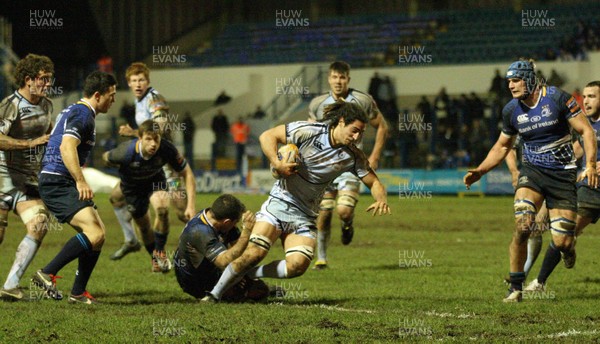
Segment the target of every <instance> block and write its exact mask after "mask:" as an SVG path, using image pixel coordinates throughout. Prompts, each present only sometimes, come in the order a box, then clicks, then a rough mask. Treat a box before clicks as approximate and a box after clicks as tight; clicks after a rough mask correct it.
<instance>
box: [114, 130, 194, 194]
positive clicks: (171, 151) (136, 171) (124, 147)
mask: <svg viewBox="0 0 600 344" xmlns="http://www.w3.org/2000/svg"><path fill="white" fill-rule="evenodd" d="M108 161H110V162H112V163H114V164H118V165H119V177H120V178H121V181H122V183H124V184H135V183H140V182H144V181H152V180H154V179H155V178H156V177H161V176H162V178H164V176H165V174H164V172H163V166H164V165H166V164H169V165H171V167H172V168H173V169H174V170H175V171H176V172H181V171H182V170H183V169H184V168H185V166H186V165H187V162H186V161H185V159H184V158H183V157H182V156H181V154H179V152H178V151H177V148H175V146H174V145H173V144H172V143H171V142H169V141H167V140H162V141H161V142H160V147H158V150H157V151H156V153H155V154H154V155H153V156H152V157H150V158H149V159H145V158H144V157H143V156H142V142H141V141H140V139H134V140H131V141H129V142H123V143H121V144H120V145H119V146H117V148H115V149H113V150H111V151H110V152H108Z"/></svg>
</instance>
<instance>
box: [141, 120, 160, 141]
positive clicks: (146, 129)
mask: <svg viewBox="0 0 600 344" xmlns="http://www.w3.org/2000/svg"><path fill="white" fill-rule="evenodd" d="M144 134H151V135H153V136H160V135H161V130H160V125H158V123H156V122H154V121H153V120H151V119H148V120H145V121H144V122H142V124H140V127H139V128H138V135H139V137H142V136H144Z"/></svg>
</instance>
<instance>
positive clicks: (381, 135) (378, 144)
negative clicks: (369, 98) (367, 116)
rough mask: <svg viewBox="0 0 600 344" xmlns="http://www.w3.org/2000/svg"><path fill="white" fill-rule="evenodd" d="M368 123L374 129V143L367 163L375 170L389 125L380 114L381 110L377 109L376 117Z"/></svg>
mask: <svg viewBox="0 0 600 344" xmlns="http://www.w3.org/2000/svg"><path fill="white" fill-rule="evenodd" d="M369 123H370V124H371V126H372V127H373V128H375V129H376V133H375V144H374V145H373V150H372V151H371V155H370V156H369V164H370V165H371V168H372V169H373V170H376V169H377V167H379V158H381V153H382V152H383V148H384V147H385V140H386V139H387V137H388V131H389V125H388V123H387V121H386V120H385V118H384V117H383V115H382V114H381V111H377V117H375V118H373V119H372V120H371V121H370V122H369Z"/></svg>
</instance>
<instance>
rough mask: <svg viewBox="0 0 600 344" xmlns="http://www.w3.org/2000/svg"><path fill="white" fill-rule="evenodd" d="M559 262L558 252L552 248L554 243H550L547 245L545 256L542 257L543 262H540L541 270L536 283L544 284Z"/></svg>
mask: <svg viewBox="0 0 600 344" xmlns="http://www.w3.org/2000/svg"><path fill="white" fill-rule="evenodd" d="M559 262H560V250H558V249H557V248H556V247H555V246H554V242H552V241H550V245H548V249H547V250H546V256H545V257H544V261H543V262H542V268H541V269H540V273H539V274H538V278H537V280H538V282H539V283H546V280H547V279H548V277H550V274H551V273H552V271H553V270H554V268H555V267H556V265H558V263H559Z"/></svg>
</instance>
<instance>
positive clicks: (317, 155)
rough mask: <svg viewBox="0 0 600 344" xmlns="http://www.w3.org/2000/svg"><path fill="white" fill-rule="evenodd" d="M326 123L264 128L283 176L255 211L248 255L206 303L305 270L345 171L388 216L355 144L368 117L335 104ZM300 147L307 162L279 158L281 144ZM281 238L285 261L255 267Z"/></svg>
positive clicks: (380, 189) (268, 151)
mask: <svg viewBox="0 0 600 344" xmlns="http://www.w3.org/2000/svg"><path fill="white" fill-rule="evenodd" d="M325 119H326V120H327V121H326V122H324V123H310V122H293V123H289V124H287V125H280V126H277V127H275V128H272V129H269V130H267V131H265V132H264V133H263V134H262V135H261V136H260V144H261V147H262V150H263V152H264V153H265V155H266V156H267V158H268V159H269V161H270V162H271V164H272V165H273V166H274V168H275V170H276V171H277V173H278V174H279V175H280V176H281V177H282V178H281V179H279V180H277V182H275V185H274V186H273V188H272V189H271V192H270V194H269V198H268V199H267V201H266V202H265V203H263V205H262V207H261V210H260V211H259V212H258V213H257V214H256V225H255V226H254V229H253V230H252V234H251V235H250V239H249V242H250V243H249V244H248V247H247V248H246V249H245V250H244V253H243V254H242V255H241V256H240V257H239V258H237V259H236V260H234V261H233V262H232V263H230V264H229V265H227V268H226V269H225V270H224V271H223V274H222V275H221V278H220V279H219V282H218V283H217V284H216V285H215V287H214V288H213V289H212V290H211V291H210V293H209V294H207V295H206V297H204V298H203V299H202V300H203V301H208V302H210V301H216V300H219V299H221V297H222V295H223V293H224V292H225V291H227V290H228V289H229V288H230V287H231V286H233V285H235V284H236V283H237V282H238V281H240V280H241V279H242V278H243V277H244V275H246V276H248V277H250V278H263V277H270V278H293V277H298V276H300V275H302V274H304V272H305V271H306V269H307V268H308V266H309V265H310V262H311V260H312V258H313V254H314V253H313V252H314V248H315V244H316V241H315V235H316V233H315V230H316V219H317V215H318V209H319V203H320V202H321V199H322V198H323V194H324V192H325V188H326V187H327V185H329V183H331V182H332V181H333V180H334V179H335V178H337V177H339V176H340V175H341V174H342V173H344V172H352V173H354V174H356V175H357V176H358V177H359V178H361V180H362V181H363V183H365V185H367V186H368V187H369V188H370V189H371V194H372V195H373V198H374V199H375V203H373V204H371V205H370V206H369V207H368V208H367V211H373V215H375V214H380V215H382V214H388V213H390V208H389V206H388V204H387V194H386V190H385V187H384V186H383V185H382V184H381V182H380V181H379V179H378V178H377V175H376V174H375V172H373V170H372V169H371V168H370V167H369V162H368V160H367V157H366V155H365V154H364V153H363V152H362V151H361V150H360V149H358V148H357V147H356V145H355V144H356V143H357V142H359V141H360V138H361V137H362V135H363V133H364V131H365V128H366V124H367V122H368V118H367V115H366V113H365V112H364V111H363V110H362V109H361V108H360V107H359V106H358V105H356V104H353V103H350V102H342V101H340V102H336V103H334V104H331V105H329V106H328V107H327V108H326V109H325ZM288 143H293V144H295V145H296V146H298V149H299V151H300V155H301V157H302V163H300V164H298V163H289V162H287V161H286V160H281V161H280V160H279V159H278V157H277V151H278V150H277V145H278V144H288ZM277 238H281V240H282V243H283V247H284V250H285V260H275V261H272V262H271V263H269V264H266V265H262V266H258V267H256V268H253V267H254V266H255V265H256V264H258V263H259V262H260V261H261V260H262V259H264V258H265V257H266V256H267V253H268V252H269V250H270V248H271V245H272V244H273V243H274V242H275V241H276V240H277Z"/></svg>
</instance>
